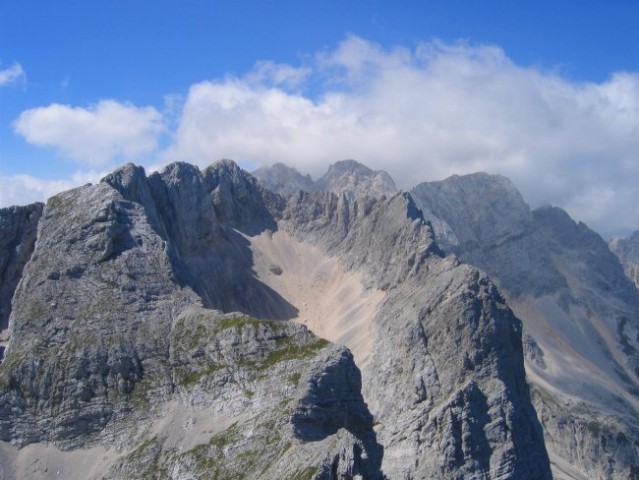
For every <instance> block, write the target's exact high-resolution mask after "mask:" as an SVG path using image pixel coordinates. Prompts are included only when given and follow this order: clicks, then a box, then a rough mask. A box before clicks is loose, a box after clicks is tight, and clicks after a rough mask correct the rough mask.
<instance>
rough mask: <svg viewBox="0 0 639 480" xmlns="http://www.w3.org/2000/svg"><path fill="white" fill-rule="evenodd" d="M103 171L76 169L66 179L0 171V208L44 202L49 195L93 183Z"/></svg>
mask: <svg viewBox="0 0 639 480" xmlns="http://www.w3.org/2000/svg"><path fill="white" fill-rule="evenodd" d="M104 175H106V173H105V172H97V171H77V172H75V173H74V174H73V175H72V176H71V178H67V179H53V180H52V179H44V178H39V177H35V176H33V175H26V174H18V175H3V174H1V173H0V185H1V186H2V188H0V208H3V207H8V206H11V205H27V204H29V203H34V202H44V201H46V200H47V199H48V198H49V197H51V196H53V195H55V194H57V193H59V192H62V191H65V190H69V189H71V188H74V187H78V186H80V185H84V184H86V183H95V182H97V181H99V179H100V178H102V177H103V176H104Z"/></svg>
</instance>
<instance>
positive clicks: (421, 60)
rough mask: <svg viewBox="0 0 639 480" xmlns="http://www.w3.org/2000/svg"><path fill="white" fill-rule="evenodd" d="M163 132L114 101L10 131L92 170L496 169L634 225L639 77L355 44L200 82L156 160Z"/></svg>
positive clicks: (401, 180)
mask: <svg viewBox="0 0 639 480" xmlns="http://www.w3.org/2000/svg"><path fill="white" fill-rule="evenodd" d="M107 107H108V108H107ZM113 111H116V112H121V114H122V116H123V117H126V122H122V117H120V120H119V121H117V120H115V119H116V118H117V117H118V115H114V114H112V113H111V114H110V113H108V112H113ZM114 121H115V123H114ZM123 123H126V124H127V125H128V128H126V129H120V128H119V127H120V126H121V125H122V124H123ZM161 125H162V119H161V118H160V114H159V113H158V112H157V111H156V110H154V109H148V108H147V109H138V108H136V107H133V106H131V105H122V104H117V103H114V102H111V103H105V104H103V103H100V104H99V105H98V106H97V107H94V108H93V109H88V110H85V109H78V108H72V107H65V106H60V105H52V106H50V107H46V108H44V109H35V110H30V111H27V112H25V113H23V114H22V115H21V117H20V119H18V121H17V122H16V130H17V131H18V132H19V133H21V134H22V135H24V136H25V138H27V140H28V141H31V142H33V143H36V144H39V145H52V146H55V147H56V148H59V149H60V150H61V151H62V152H63V153H65V154H67V155H69V156H71V157H74V158H77V159H82V160H83V161H86V162H87V163H89V164H91V165H101V164H105V163H108V161H109V159H111V158H113V156H114V155H115V154H119V155H121V156H122V157H126V158H131V159H134V158H135V156H136V155H138V154H139V153H141V152H150V151H155V152H156V154H157V157H156V159H155V160H154V162H156V163H157V162H169V161H175V160H184V161H189V162H193V163H196V164H198V165H200V166H206V165H208V164H210V163H211V162H213V161H215V160H217V159H219V158H222V157H227V158H233V159H235V160H237V161H239V162H241V163H242V162H244V164H247V163H250V164H252V165H255V166H258V165H268V164H271V163H274V162H284V163H287V164H289V165H291V166H295V167H296V168H298V169H299V170H300V171H301V172H303V173H311V175H313V176H315V177H317V176H319V175H321V174H323V173H324V172H325V170H326V168H327V166H328V164H329V163H333V162H335V161H337V160H341V159H345V158H354V159H356V160H358V161H360V162H362V163H364V164H367V165H369V166H370V167H372V168H377V169H384V170H387V171H388V172H389V173H390V174H391V175H392V176H393V177H394V178H395V180H396V181H397V183H398V185H400V186H401V187H403V188H410V187H412V186H414V185H415V184H416V183H419V182H421V181H427V180H429V181H430V180H439V179H443V178H445V177H447V176H449V175H452V174H464V173H472V172H476V171H486V172H489V173H500V174H503V175H506V176H508V177H509V178H511V179H512V180H513V181H514V182H515V184H516V185H517V187H518V188H519V189H520V190H521V191H522V193H523V195H524V197H525V198H526V200H527V201H528V202H529V203H530V204H531V206H533V207H536V206H539V205H541V204H547V203H549V204H554V205H558V206H561V207H563V208H565V209H566V210H568V211H569V213H570V214H571V215H572V216H573V217H574V218H576V219H579V220H583V221H585V222H586V223H588V224H589V225H590V226H591V227H593V228H595V229H597V230H598V231H600V232H601V233H602V234H604V235H610V234H613V233H617V232H628V231H630V230H635V229H637V228H639V206H638V203H637V202H636V198H637V193H638V184H639V182H638V180H639V74H638V73H633V72H618V73H614V74H612V75H611V77H610V78H609V79H608V80H606V81H605V82H602V83H589V82H575V81H572V80H570V79H567V78H565V77H563V76H562V75H561V74H560V73H558V72H555V71H547V70H543V69H540V68H535V67H529V66H521V65H517V64H516V63H514V62H513V61H512V60H511V59H509V58H508V56H507V55H506V54H505V52H504V51H503V50H502V49H501V48H499V47H497V46H494V45H472V44H467V43H454V44H449V43H443V42H438V41H434V42H428V43H421V44H418V45H417V46H416V47H415V48H393V49H386V48H383V47H381V46H379V45H377V44H375V43H372V42H369V41H366V40H364V39H362V38H359V37H354V36H351V37H348V38H346V39H345V40H344V41H343V42H341V43H340V44H339V45H338V46H337V47H336V48H334V49H332V50H325V51H323V52H321V53H319V54H316V55H314V56H312V57H308V58H307V60H306V61H305V62H303V64H302V65H285V64H277V63H274V62H271V61H262V62H258V63H257V64H256V66H255V68H254V70H253V71H251V72H248V73H247V74H246V75H245V76H243V77H226V78H223V79H217V80H210V81H203V82H201V83H197V84H195V85H192V86H191V88H190V89H189V91H188V94H187V95H186V98H185V99H184V103H183V106H182V109H181V111H179V112H178V115H177V120H176V122H175V127H174V128H173V129H172V131H171V132H170V134H171V139H172V140H171V143H170V145H169V147H168V148H167V149H165V150H163V151H161V152H160V151H158V150H157V148H156V147H157V137H158V135H160V134H161V130H162V129H161ZM111 129H113V131H112V130H111ZM71 132H76V133H74V135H75V137H74V135H70V133H71ZM77 132H84V133H81V134H80V135H77ZM132 132H133V133H132ZM89 137H91V138H92V141H89V140H88V139H89ZM96 139H97V140H96Z"/></svg>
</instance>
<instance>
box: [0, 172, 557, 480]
mask: <svg viewBox="0 0 639 480" xmlns="http://www.w3.org/2000/svg"><path fill="white" fill-rule="evenodd" d="M347 183H348V182H347ZM348 184H349V185H350V183H348ZM291 247H292V249H293V250H295V251H297V252H299V253H300V254H299V255H297V256H296V255H286V254H284V252H285V251H286V250H288V249H291ZM282 249H284V252H283V250H282ZM278 252H279V253H278ZM306 252H312V255H313V257H312V258H313V261H314V263H315V262H316V266H317V267H318V268H311V267H309V266H308V265H304V257H305V255H306ZM285 261H288V262H289V263H285ZM298 267H303V268H298ZM320 267H321V268H320ZM309 272H312V276H311V277H312V278H310V279H309V277H308V275H307V274H308V273H309ZM305 282H306V283H305ZM313 286H320V287H321V288H315V289H314V287H313ZM310 292H314V293H315V295H314V303H312V302H307V301H304V299H309V298H310V295H311V293H310ZM335 295H338V296H340V297H341V298H342V300H339V299H338V300H336V299H335V298H334V297H335ZM351 300H352V301H351ZM13 301H14V302H13V305H14V308H13V310H12V312H11V317H10V321H9V330H10V341H9V347H8V349H7V357H6V360H5V362H3V364H2V365H1V366H0V385H1V386H2V388H1V389H0V410H1V411H2V415H0V438H1V439H2V440H3V441H4V442H7V443H3V444H1V445H0V456H1V457H2V462H0V464H1V465H2V466H3V467H2V468H3V469H4V472H3V473H4V475H5V476H6V477H8V478H10V477H11V476H15V475H19V474H21V473H23V472H27V473H28V475H27V476H30V477H31V478H44V477H46V475H47V473H46V472H47V471H53V469H61V471H64V472H65V477H66V478H69V477H70V478H74V477H75V478H87V472H86V471H81V470H79V469H78V468H76V469H75V471H74V470H73V469H74V466H77V465H85V464H86V463H87V458H88V457H87V456H91V457H92V458H99V461H98V462H95V466H94V467H93V469H92V470H91V475H90V477H89V478H139V476H140V472H143V473H144V476H145V477H147V478H176V479H177V478H211V477H212V478H242V476H244V477H245V478H264V479H266V478H315V479H337V478H339V479H347V478H366V479H368V478H370V479H375V478H382V475H386V476H387V477H388V478H443V479H447V478H450V479H453V478H455V479H457V478H465V479H488V478H490V479H506V478H513V479H514V478H518V479H528V478H529V479H545V478H550V468H549V462H548V457H547V454H546V450H545V446H544V442H543V436H542V432H541V427H540V425H539V422H538V420H537V416H536V414H535V410H534V408H533V406H532V403H531V398H530V392H529V388H528V385H527V384H526V380H525V372H524V364H523V351H522V343H521V324H520V322H519V321H518V320H517V319H516V318H515V317H514V316H513V314H512V312H511V311H510V309H509V308H508V307H507V306H506V304H505V303H504V301H503V299H502V297H501V295H500V294H499V292H498V291H497V289H496V288H495V286H494V285H493V284H492V283H491V282H490V280H488V279H487V277H486V276H485V275H483V274H481V273H480V272H479V271H477V270H476V269H474V268H472V267H470V266H468V265H462V264H460V263H459V262H458V261H456V260H455V259H454V258H446V257H444V256H443V255H442V251H441V250H440V248H439V247H438V246H437V244H436V243H435V241H434V238H433V231H432V229H431V228H430V226H429V225H428V223H427V222H425V221H424V219H423V217H422V216H421V212H420V211H419V210H418V209H417V208H416V206H415V204H414V203H413V201H412V199H411V197H410V196H409V195H406V194H397V195H393V196H390V197H389V198H379V199H376V198H370V197H365V196H359V195H353V196H351V195H348V194H347V192H344V191H343V192H341V195H335V194H333V193H328V192H316V193H304V192H297V193H295V194H293V195H291V196H289V197H288V198H285V197H281V196H278V195H275V194H273V193H271V192H269V191H267V190H265V189H263V188H262V187H260V186H259V184H258V183H257V181H256V180H255V178H253V177H251V176H250V175H248V174H247V173H246V172H243V171H242V170H241V169H239V168H238V167H237V165H235V164H234V163H232V162H229V161H222V162H219V163H217V164H215V165H213V166H211V167H209V168H207V169H205V170H204V171H199V170H198V169H197V168H195V167H193V166H191V165H187V164H179V163H178V164H173V165H170V166H169V167H167V168H166V169H165V170H164V171H163V172H162V173H156V174H152V175H150V176H149V177H146V176H145V174H144V171H143V170H142V169H141V168H138V167H134V166H133V165H127V166H125V167H123V168H121V169H119V170H118V171H116V172H114V173H113V174H112V175H109V176H107V177H106V178H105V179H104V181H103V182H102V183H100V184H99V185H95V186H85V187H82V188H80V189H76V190H72V191H69V192H65V193H62V194H60V195H57V196H55V197H53V198H51V199H50V200H49V201H48V203H47V205H46V207H45V208H44V213H43V216H42V218H41V220H40V221H39V224H38V237H37V242H36V246H35V250H34V252H33V255H32V256H31V259H30V260H29V262H28V263H27V265H26V266H25V268H24V271H23V274H22V279H21V281H20V284H19V285H18V287H17V289H16V292H15V295H14V297H13ZM311 303H312V305H309V304H311ZM309 306H312V307H313V308H309ZM324 312H326V315H325V314H324ZM290 320H293V321H294V322H291V321H290ZM323 320H326V322H323ZM351 321H352V322H353V324H352V325H351V324H350V323H351ZM304 323H306V324H307V325H309V326H310V327H311V328H313V329H316V330H318V331H321V333H322V334H323V335H325V336H326V338H327V339H328V340H338V341H340V342H343V343H345V344H346V345H347V346H349V345H352V346H353V350H354V351H355V352H356V354H357V358H358V361H359V362H360V365H361V367H362V374H361V377H360V373H359V369H358V368H357V366H356V365H355V363H354V361H353V356H352V355H351V354H350V352H349V351H348V350H346V349H345V348H344V347H340V346H336V345H332V344H329V343H327V342H326V341H324V340H321V339H318V338H317V337H316V336H315V335H313V334H312V333H310V332H309V330H308V328H307V327H306V326H304V325H303V324H304ZM322 324H324V326H325V327H326V328H325V329H324V330H321V328H319V327H320V326H321V325H322ZM363 337H364V338H366V341H365V342H362V341H361V339H362V338H363ZM369 409H370V410H369ZM52 445H53V446H52ZM16 447H23V448H22V449H16ZM80 447H82V448H83V449H82V450H79V448H80ZM89 448H90V449H89ZM25 452H26V453H25ZM28 452H32V454H33V455H34V456H35V458H36V459H37V461H36V462H35V463H33V462H29V461H27V460H25V459H29V458H30V457H29V456H28ZM45 452H46V455H45ZM56 462H58V463H56ZM136 475H137V476H136Z"/></svg>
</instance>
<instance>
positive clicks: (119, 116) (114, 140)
mask: <svg viewBox="0 0 639 480" xmlns="http://www.w3.org/2000/svg"><path fill="white" fill-rule="evenodd" d="M13 127H14V130H15V131H16V132H17V133H18V134H20V135H22V136H23V137H24V138H25V139H26V140H27V141H28V142H29V143H32V144H34V145H39V146H46V147H52V148H54V149H55V150H56V151H57V152H58V153H59V154H60V155H61V156H63V157H66V158H70V159H72V160H75V161H77V162H79V163H81V164H84V165H90V166H93V167H96V166H101V165H106V164H109V163H110V162H112V161H113V160H130V159H139V158H140V157H141V156H142V155H144V154H148V153H150V152H152V151H154V150H155V149H156V148H157V145H158V136H159V135H160V134H161V133H162V132H163V131H164V124H163V121H162V115H161V114H160V112H159V111H157V110H156V109H155V108H153V107H136V106H134V105H130V104H128V103H120V102H117V101H114V100H103V101H101V102H99V103H97V104H96V105H93V106H91V107H89V108H80V107H71V106H68V105H60V104H57V103H54V104H52V105H49V106H48V107H39V108H33V109H30V110H26V111H24V112H22V113H21V114H20V116H19V117H18V119H17V120H16V121H15V122H14V124H13Z"/></svg>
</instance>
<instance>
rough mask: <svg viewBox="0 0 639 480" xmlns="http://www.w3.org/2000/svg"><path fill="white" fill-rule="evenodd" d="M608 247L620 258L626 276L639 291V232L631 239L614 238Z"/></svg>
mask: <svg viewBox="0 0 639 480" xmlns="http://www.w3.org/2000/svg"><path fill="white" fill-rule="evenodd" d="M608 245H609V247H610V250H612V252H613V253H614V254H615V255H617V257H618V258H619V261H620V262H621V264H622V265H623V269H624V272H625V273H626V276H627V277H628V278H629V279H630V281H632V282H633V283H634V284H635V287H637V288H638V289H639V231H636V232H634V233H633V234H632V235H630V236H629V237H616V238H613V239H612V240H611V241H610V243H609V244H608Z"/></svg>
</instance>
